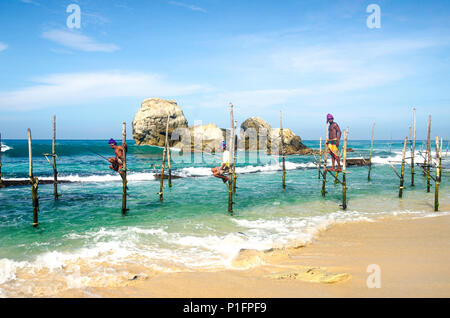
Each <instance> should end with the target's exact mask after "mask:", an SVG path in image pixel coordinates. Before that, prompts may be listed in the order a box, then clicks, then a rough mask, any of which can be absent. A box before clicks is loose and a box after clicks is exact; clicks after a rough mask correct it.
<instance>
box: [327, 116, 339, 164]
mask: <svg viewBox="0 0 450 318" xmlns="http://www.w3.org/2000/svg"><path fill="white" fill-rule="evenodd" d="M327 123H328V124H329V126H328V139H327V140H326V142H325V145H327V146H328V151H329V153H330V155H331V169H330V170H331V171H336V172H340V171H341V162H340V158H339V140H340V139H341V129H340V128H339V125H338V124H336V123H335V122H334V118H333V115H331V114H328V115H327ZM335 161H337V164H338V168H337V169H335V168H334V162H335ZM325 164H326V163H325Z"/></svg>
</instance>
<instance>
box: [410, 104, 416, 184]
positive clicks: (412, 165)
mask: <svg viewBox="0 0 450 318" xmlns="http://www.w3.org/2000/svg"><path fill="white" fill-rule="evenodd" d="M413 110H414V123H413V140H412V145H411V186H412V187H414V175H415V172H414V168H415V167H414V159H415V158H414V157H415V153H416V108H415V107H414V109H413Z"/></svg>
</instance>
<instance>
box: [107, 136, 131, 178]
mask: <svg viewBox="0 0 450 318" xmlns="http://www.w3.org/2000/svg"><path fill="white" fill-rule="evenodd" d="M108 144H109V146H110V147H111V148H112V149H114V154H115V155H116V156H115V157H112V158H108V161H109V162H110V163H111V165H110V166H109V168H110V169H112V170H114V171H117V172H119V174H120V176H121V177H122V179H123V178H124V176H125V174H124V173H125V171H124V170H123V162H124V159H125V152H127V151H128V147H127V144H126V143H124V144H123V145H122V146H118V145H117V142H116V141H115V140H114V139H112V138H111V139H110V140H109V141H108Z"/></svg>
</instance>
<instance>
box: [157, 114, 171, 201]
mask: <svg viewBox="0 0 450 318" xmlns="http://www.w3.org/2000/svg"><path fill="white" fill-rule="evenodd" d="M168 130H169V115H167V124H166V142H167V134H168ZM166 154H167V143H164V150H163V159H162V165H161V180H160V182H159V200H160V201H162V200H163V188H164V168H165V165H166Z"/></svg>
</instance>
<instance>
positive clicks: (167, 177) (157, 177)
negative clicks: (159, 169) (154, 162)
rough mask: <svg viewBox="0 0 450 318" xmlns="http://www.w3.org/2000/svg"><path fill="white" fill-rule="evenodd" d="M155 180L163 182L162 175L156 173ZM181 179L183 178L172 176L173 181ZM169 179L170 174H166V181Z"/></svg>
mask: <svg viewBox="0 0 450 318" xmlns="http://www.w3.org/2000/svg"><path fill="white" fill-rule="evenodd" d="M155 178H156V179H160V180H161V174H160V173H155ZM181 178H183V177H180V176H174V175H172V179H181ZM167 179H169V175H168V174H164V180H167Z"/></svg>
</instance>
